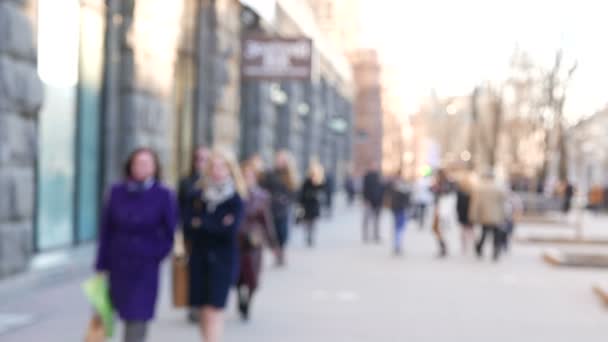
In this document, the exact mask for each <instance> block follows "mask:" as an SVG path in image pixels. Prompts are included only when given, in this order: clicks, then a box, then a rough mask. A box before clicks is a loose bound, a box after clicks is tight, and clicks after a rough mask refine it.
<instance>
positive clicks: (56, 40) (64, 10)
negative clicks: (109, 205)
mask: <svg viewBox="0 0 608 342" xmlns="http://www.w3.org/2000/svg"><path fill="white" fill-rule="evenodd" d="M79 9H80V5H79V1H78V0H40V1H39V3H38V10H39V13H38V20H39V22H38V73H39V75H40V78H41V79H42V81H43V83H44V86H45V101H44V106H43V108H42V109H41V111H40V117H39V134H40V136H39V146H38V149H39V151H38V152H39V162H38V194H37V195H38V207H37V212H36V222H37V227H36V229H37V232H36V248H37V249H39V250H47V249H51V248H57V247H62V246H66V245H69V244H70V243H72V241H73V221H74V133H75V127H76V126H75V122H76V83H77V80H78V39H79V38H78V37H79V35H78V32H79V29H78V27H79Z"/></svg>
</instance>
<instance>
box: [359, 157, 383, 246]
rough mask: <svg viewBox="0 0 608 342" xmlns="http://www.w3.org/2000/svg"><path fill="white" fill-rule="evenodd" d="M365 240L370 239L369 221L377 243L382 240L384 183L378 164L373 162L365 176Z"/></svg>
mask: <svg viewBox="0 0 608 342" xmlns="http://www.w3.org/2000/svg"><path fill="white" fill-rule="evenodd" d="M363 199H364V205H365V208H364V213H363V242H368V241H369V235H370V234H369V223H370V221H372V225H373V239H374V241H375V242H376V243H379V242H380V241H381V236H380V214H381V211H382V205H383V201H384V184H383V182H382V176H381V175H380V171H379V170H378V164H377V163H375V162H374V163H372V165H371V167H370V168H369V171H368V172H367V173H366V174H365V176H364V177H363Z"/></svg>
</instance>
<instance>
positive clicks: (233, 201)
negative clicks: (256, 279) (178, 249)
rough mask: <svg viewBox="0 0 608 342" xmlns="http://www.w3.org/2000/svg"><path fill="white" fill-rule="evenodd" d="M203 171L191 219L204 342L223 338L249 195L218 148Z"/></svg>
mask: <svg viewBox="0 0 608 342" xmlns="http://www.w3.org/2000/svg"><path fill="white" fill-rule="evenodd" d="M208 163H209V164H208V166H207V169H206V170H205V173H204V174H203V181H202V182H201V183H199V184H200V186H201V187H202V191H201V194H202V197H201V198H200V202H198V203H197V204H196V206H199V205H200V208H201V211H200V214H199V215H198V216H197V217H195V218H193V220H192V223H191V224H192V235H191V242H192V252H191V255H190V259H189V271H190V279H191V281H190V282H191V286H190V289H189V292H190V305H191V306H192V307H195V308H199V309H200V310H201V314H200V327H201V332H202V335H203V340H204V341H205V342H219V341H221V336H222V333H223V327H224V317H223V313H224V308H225V307H226V301H227V299H228V293H229V291H230V289H231V288H232V286H233V285H234V284H235V283H236V280H237V277H238V266H239V256H238V240H237V235H238V228H239V227H240V226H241V221H242V218H243V214H244V205H243V200H244V199H245V198H246V197H247V190H246V186H245V182H244V180H243V178H242V175H241V171H240V169H239V167H238V166H237V164H236V161H235V160H234V159H233V158H232V157H231V156H230V154H229V153H228V152H224V151H220V150H215V151H213V152H212V153H211V155H210V157H209V162H208Z"/></svg>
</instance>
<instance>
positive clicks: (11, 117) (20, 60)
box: [0, 0, 43, 278]
mask: <svg viewBox="0 0 608 342" xmlns="http://www.w3.org/2000/svg"><path fill="white" fill-rule="evenodd" d="M31 5H32V2H30V1H16V0H15V1H0V194H1V195H0V196H2V200H1V201H0V278H2V277H5V276H7V275H10V274H13V273H16V272H19V271H22V270H24V269H25V268H26V267H27V264H28V262H29V259H30V256H31V254H32V250H33V248H32V242H33V240H34V239H33V225H34V224H33V222H34V206H35V205H34V202H35V193H36V186H35V184H36V180H35V176H34V175H35V165H36V151H37V134H36V123H37V114H38V111H39V109H40V106H41V105H42V101H43V89H42V83H41V82H40V80H39V78H38V74H37V70H36V63H35V61H36V48H35V46H34V43H33V42H34V40H33V36H34V33H33V29H32V23H31V21H30V18H28V15H27V14H26V11H27V9H28V6H31Z"/></svg>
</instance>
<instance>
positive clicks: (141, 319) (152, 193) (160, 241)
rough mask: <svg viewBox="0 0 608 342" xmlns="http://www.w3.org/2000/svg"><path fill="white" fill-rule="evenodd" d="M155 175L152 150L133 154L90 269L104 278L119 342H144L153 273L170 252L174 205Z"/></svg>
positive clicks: (154, 288)
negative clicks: (119, 325)
mask: <svg viewBox="0 0 608 342" xmlns="http://www.w3.org/2000/svg"><path fill="white" fill-rule="evenodd" d="M160 173H161V172H160V165H159V163H158V157H157V156H156V154H155V153H154V152H153V151H152V150H150V149H147V148H142V149H138V150H136V151H135V152H133V153H132V154H131V156H130V157H129V159H128V161H127V164H126V167H125V177H126V179H125V181H123V182H121V183H119V184H116V185H114V186H113V187H112V189H111V190H110V192H109V194H108V197H107V199H106V202H105V206H104V210H103V215H102V223H101V227H100V235H99V249H98V254H97V262H96V266H95V268H96V270H97V271H98V272H105V273H107V276H108V279H109V284H110V298H111V300H112V304H113V305H114V308H115V309H116V311H117V312H118V314H119V316H120V318H122V319H123V320H124V321H125V337H124V341H125V342H141V341H144V340H145V339H146V332H147V324H148V322H149V321H150V320H152V319H153V318H154V312H155V307H156V299H157V294H158V282H159V267H160V264H161V261H162V260H163V259H164V258H165V257H166V256H167V254H168V253H169V251H170V250H171V248H172V246H173V234H174V229H175V226H176V220H177V202H176V199H175V196H174V194H173V193H172V192H171V191H170V190H169V189H167V188H166V187H165V186H163V185H162V184H161V183H160Z"/></svg>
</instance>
